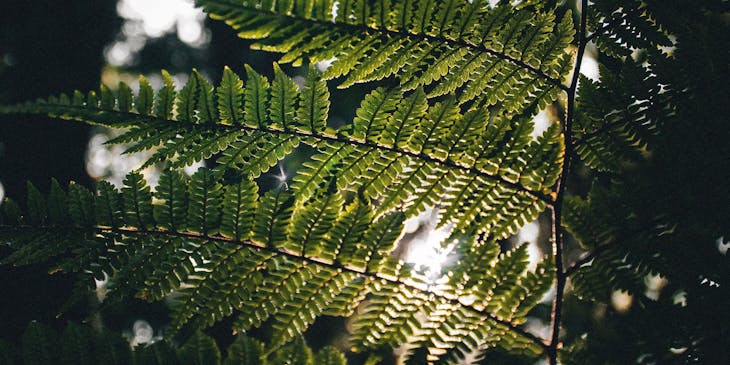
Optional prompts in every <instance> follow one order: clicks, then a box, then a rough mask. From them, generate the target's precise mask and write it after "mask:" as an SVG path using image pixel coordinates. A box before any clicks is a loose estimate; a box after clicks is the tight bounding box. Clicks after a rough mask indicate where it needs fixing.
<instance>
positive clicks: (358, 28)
mask: <svg viewBox="0 0 730 365" xmlns="http://www.w3.org/2000/svg"><path fill="white" fill-rule="evenodd" d="M209 2H210V3H213V4H214V5H215V6H217V7H222V8H227V9H228V10H229V11H247V12H253V13H259V14H264V15H268V16H273V17H279V18H285V19H287V20H288V21H291V20H297V21H302V22H309V23H313V24H319V25H321V26H324V27H332V26H333V25H335V26H337V27H341V28H344V29H346V30H347V32H348V33H349V34H369V33H380V34H383V35H387V36H390V37H405V38H409V39H415V40H421V41H430V42H433V43H439V44H443V43H447V44H453V45H457V46H461V47H466V48H468V49H470V50H471V51H478V52H483V53H487V54H490V55H492V56H495V57H497V58H499V59H501V60H503V61H506V62H509V63H512V64H514V65H516V66H519V67H521V68H523V69H525V70H527V71H530V72H531V73H533V74H535V75H536V76H538V77H540V78H543V79H545V80H546V81H547V82H549V83H551V84H553V85H555V86H557V87H558V88H560V89H562V90H565V91H567V89H568V87H567V86H565V85H563V83H562V82H561V81H560V80H559V79H556V78H554V77H550V76H549V75H547V74H546V73H545V72H543V71H542V70H540V69H537V68H535V67H532V66H530V65H528V64H527V63H525V62H523V61H521V60H518V59H516V58H514V57H511V56H509V55H507V54H504V53H502V52H499V51H496V50H494V49H491V48H489V47H487V46H485V45H484V44H474V43H470V42H467V41H465V40H463V39H454V38H449V37H444V36H441V35H430V34H425V33H414V32H412V31H410V30H407V29H391V28H384V27H377V26H370V25H366V24H348V23H342V22H339V21H328V20H320V19H313V18H303V17H299V16H295V15H292V14H289V15H283V14H280V13H276V12H273V11H268V10H263V9H260V8H255V7H250V6H245V5H242V4H231V3H229V2H227V1H222V2H218V1H209Z"/></svg>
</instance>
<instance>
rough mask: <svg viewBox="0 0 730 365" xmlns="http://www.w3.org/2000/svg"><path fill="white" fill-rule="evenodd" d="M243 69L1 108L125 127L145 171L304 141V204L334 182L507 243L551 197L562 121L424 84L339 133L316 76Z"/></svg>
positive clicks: (300, 179) (382, 97)
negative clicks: (432, 92)
mask: <svg viewBox="0 0 730 365" xmlns="http://www.w3.org/2000/svg"><path fill="white" fill-rule="evenodd" d="M247 70H248V77H247V79H246V82H245V85H244V83H243V81H242V80H241V79H240V78H239V77H238V76H237V75H236V74H235V73H233V72H232V71H230V70H229V69H226V70H224V73H223V79H222V82H221V84H220V85H219V86H218V87H217V88H215V89H214V88H213V86H211V85H210V83H208V82H207V81H206V80H205V79H204V78H203V77H202V76H201V75H200V74H199V73H197V72H193V75H192V76H191V78H190V81H188V83H187V84H186V85H185V87H184V88H183V89H182V90H181V91H180V92H179V93H177V95H175V91H174V88H173V85H172V81H171V80H170V77H169V75H167V74H166V73H164V72H163V77H164V79H165V80H166V82H165V86H164V87H163V88H162V89H161V90H159V91H158V92H157V94H156V95H155V94H154V93H153V91H152V90H151V88H150V86H149V84H148V83H147V82H146V81H145V80H144V79H142V80H141V82H140V91H139V93H138V95H136V96H133V95H131V92H130V91H129V90H130V88H129V87H127V86H126V85H123V86H120V87H119V88H118V90H119V91H118V95H113V94H112V92H111V91H110V90H109V89H108V88H106V87H102V89H101V91H100V92H99V94H97V93H95V92H90V93H89V94H88V95H87V96H84V95H83V94H82V93H80V92H76V93H74V96H73V97H71V98H69V97H67V96H64V95H61V96H59V97H52V98H49V99H48V100H40V101H38V102H34V103H27V104H22V105H17V106H12V107H4V108H3V109H2V110H0V111H2V112H21V113H41V114H49V115H52V116H57V117H60V118H65V119H75V120H81V121H84V122H88V123H99V124H102V125H105V126H109V127H115V128H119V127H130V130H128V131H127V132H125V133H124V134H122V135H121V136H119V137H117V138H115V139H114V140H112V141H111V142H113V143H119V142H126V143H132V146H131V147H130V148H129V149H128V151H139V150H147V149H153V148H155V152H154V154H153V155H152V157H151V158H150V159H149V160H148V161H147V163H146V165H149V164H152V163H156V162H161V161H166V162H167V163H168V164H169V165H170V166H172V167H180V166H184V165H186V164H191V163H193V162H194V161H197V160H200V159H205V158H211V157H214V156H217V157H216V161H217V163H218V165H217V166H216V168H215V173H216V174H217V175H219V176H222V175H223V174H224V173H225V171H226V170H235V171H239V172H242V173H244V174H249V175H252V176H258V175H259V174H260V173H261V172H264V171H266V170H268V169H269V168H270V167H271V166H274V165H275V164H276V163H277V162H278V161H279V160H281V159H283V158H284V157H285V156H287V155H288V154H289V153H291V151H292V150H293V149H294V148H295V147H296V146H297V145H298V144H299V143H305V144H308V145H311V146H312V147H314V148H315V150H316V151H317V153H316V154H315V156H314V157H313V158H312V161H309V162H306V163H305V167H304V168H303V169H302V170H301V171H299V173H298V175H297V176H295V177H294V184H293V188H294V191H295V192H296V194H297V195H298V196H300V197H301V198H308V197H310V196H312V194H314V192H315V191H316V190H317V189H320V188H322V187H323V186H325V185H328V184H329V183H330V182H331V181H336V184H337V186H338V188H339V189H340V190H349V191H353V192H357V191H360V192H361V193H362V194H363V195H364V196H366V197H368V198H370V199H374V200H375V201H376V205H377V210H378V212H387V211H390V210H392V209H394V208H396V207H398V208H400V209H405V210H406V211H407V213H408V214H410V213H412V212H418V211H421V210H423V209H424V208H425V207H427V206H435V207H443V208H444V209H443V219H442V224H447V223H454V224H455V230H456V231H460V232H466V233H472V232H487V231H488V232H490V234H492V235H493V236H496V237H498V238H503V237H506V236H508V235H509V234H512V233H514V232H515V231H516V230H517V229H518V228H519V227H521V226H522V225H524V224H525V223H527V222H529V221H531V220H532V219H534V218H535V217H537V214H539V212H540V211H542V210H543V209H544V207H545V206H546V204H547V203H549V202H550V201H551V198H550V197H549V193H550V189H551V186H552V185H553V184H554V183H555V181H556V179H557V176H558V173H559V172H560V163H561V162H562V158H563V147H562V144H561V143H562V142H561V141H560V138H559V130H558V128H557V126H553V127H551V128H550V129H548V131H546V132H545V133H544V134H543V135H542V136H540V137H539V138H537V139H536V140H533V139H532V138H531V137H530V133H531V132H532V128H533V125H532V121H531V120H530V116H531V114H532V111H531V112H527V114H525V115H516V116H514V117H512V118H508V117H506V116H503V115H499V114H495V112H494V110H490V109H487V108H479V109H475V110H471V111H468V112H466V113H462V112H461V110H460V108H459V107H458V105H457V102H456V100H455V99H453V98H448V99H446V100H444V101H440V102H433V103H429V102H428V101H427V99H426V97H425V93H424V91H423V90H422V89H421V88H418V89H416V90H415V91H414V92H412V93H409V94H407V95H403V93H402V91H401V90H397V89H385V88H377V89H375V90H374V91H372V92H371V93H369V94H368V95H367V96H366V97H365V99H364V100H363V102H362V104H361V105H360V107H359V108H358V109H357V111H356V114H357V116H356V118H355V120H354V121H353V123H352V124H349V125H345V126H343V127H341V128H340V129H339V130H334V129H332V128H330V127H328V126H327V110H328V105H329V100H328V94H329V93H328V91H327V87H326V84H325V83H324V81H322V80H321V79H320V77H319V74H318V72H317V71H316V70H314V69H313V68H312V69H310V71H309V74H308V76H307V80H306V82H305V84H304V87H303V88H302V90H298V89H297V86H296V85H295V84H294V82H293V81H292V80H291V79H290V78H289V77H287V76H286V75H284V74H283V72H282V71H281V70H280V69H279V68H278V67H276V66H275V68H274V70H275V75H276V76H275V78H274V80H273V81H269V80H268V79H267V78H265V77H263V76H261V75H259V74H258V73H256V72H255V71H253V70H252V69H250V68H247ZM97 95H99V96H97ZM153 95H155V96H154V97H153ZM132 100H134V103H133V106H132V103H131V101H132ZM173 106H174V107H173ZM153 107H154V110H155V112H154V113H153V112H152V108H153ZM173 111H174V116H173Z"/></svg>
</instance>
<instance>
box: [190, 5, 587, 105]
mask: <svg viewBox="0 0 730 365" xmlns="http://www.w3.org/2000/svg"><path fill="white" fill-rule="evenodd" d="M294 3H295V7H297V8H298V7H304V8H306V9H309V8H312V11H311V12H305V14H301V13H294V12H289V11H288V10H282V9H280V8H278V7H277V8H271V7H267V6H266V4H264V2H261V1H252V2H238V1H231V0H201V1H198V4H199V5H201V6H203V8H204V10H205V11H206V12H208V13H209V14H210V15H211V17H212V18H214V19H219V20H224V21H225V22H226V23H227V24H228V25H230V26H231V27H233V28H234V29H235V30H237V31H238V32H239V36H240V37H242V38H249V39H259V40H260V43H257V44H255V45H254V48H258V49H263V50H267V51H273V52H281V53H285V55H284V56H283V57H282V59H281V60H280V62H293V63H294V64H295V65H298V64H300V63H302V61H303V59H305V58H306V59H308V60H309V61H310V62H312V63H314V62H318V61H326V60H329V59H331V58H335V59H336V60H335V61H334V62H333V63H332V65H331V66H330V67H329V68H328V69H327V71H325V74H324V77H325V78H326V79H332V78H337V77H340V76H347V79H345V80H344V82H343V83H342V84H341V85H340V86H341V87H346V86H349V85H352V84H354V83H359V82H367V81H372V80H379V79H382V78H385V77H388V76H391V75H397V77H398V78H399V80H400V83H401V85H402V88H403V89H404V90H412V89H415V88H417V87H419V86H423V87H430V86H435V87H436V88H439V87H440V85H439V84H440V81H441V79H445V80H446V81H445V82H447V83H450V85H451V86H448V87H446V89H447V90H448V89H451V91H453V90H454V89H456V88H458V87H461V86H463V87H464V88H465V89H472V90H477V89H478V90H480V91H479V92H477V93H476V94H474V95H472V97H471V98H467V99H468V100H472V99H473V98H475V97H477V96H479V97H481V93H485V94H488V95H494V96H496V98H497V99H499V100H503V101H505V100H507V99H510V98H511V97H512V96H513V95H514V96H517V95H519V93H517V92H516V91H517V90H518V89H519V85H522V84H530V85H531V87H530V88H529V89H530V92H534V93H535V94H542V92H541V91H543V90H546V89H554V88H555V89H560V88H563V86H562V85H561V75H563V74H564V73H563V71H564V70H563V69H561V67H560V64H561V63H560V61H559V60H560V59H561V58H562V55H563V54H564V53H563V52H565V48H566V46H567V43H566V40H567V42H568V43H569V42H570V40H572V37H573V35H574V30H573V27H572V26H570V27H568V26H566V25H565V22H569V21H570V19H571V16H570V14H566V16H565V17H564V18H563V19H561V21H560V22H559V23H558V24H555V23H556V21H555V16H554V15H553V13H552V11H551V10H552V9H543V8H541V7H533V8H530V7H513V6H511V5H509V4H506V3H500V4H499V5H497V6H496V7H495V8H490V7H489V6H488V4H487V3H486V2H485V1H466V0H449V1H442V2H430V1H429V2H415V1H402V2H391V1H375V2H368V1H362V0H358V1H347V2H344V3H342V4H340V5H339V6H338V7H337V8H336V10H335V9H333V8H332V4H331V2H314V4H312V5H313V6H311V5H310V4H309V2H308V1H305V0H302V1H294ZM300 3H301V4H300ZM466 54H469V55H474V56H475V57H476V58H478V59H479V62H478V63H477V64H476V65H475V66H476V67H479V66H481V67H485V68H493V67H495V66H499V67H503V66H506V67H508V68H512V67H514V68H513V72H511V73H506V74H503V75H506V76H505V77H506V78H505V79H500V78H497V79H495V80H494V82H490V85H489V87H484V86H486V85H482V87H474V86H473V85H472V81H473V80H472V79H471V76H470V74H469V73H468V70H469V68H465V67H464V66H463V64H462V62H461V60H462V58H463V57H464V56H465V55H466ZM470 58H471V59H474V57H470ZM472 70H473V69H472ZM482 74H483V73H482ZM452 80H460V81H457V82H456V83H454V82H452ZM505 80H511V81H510V82H505ZM482 81H483V82H486V81H484V79H483V78H482ZM442 94H443V91H439V92H436V94H435V95H442ZM552 96H553V95H551V96H547V95H546V97H548V98H549V97H552ZM492 103H494V101H492ZM508 103H509V102H508ZM490 105H491V104H490Z"/></svg>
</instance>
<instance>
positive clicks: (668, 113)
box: [574, 59, 675, 171]
mask: <svg viewBox="0 0 730 365" xmlns="http://www.w3.org/2000/svg"><path fill="white" fill-rule="evenodd" d="M600 71H601V81H600V83H599V82H593V81H591V80H589V79H587V78H585V77H581V79H580V88H579V89H578V99H577V104H578V109H577V110H578V113H577V114H576V118H575V122H576V123H575V128H574V130H575V132H574V133H575V137H576V138H577V139H576V148H575V150H576V152H577V153H578V155H579V156H580V157H581V159H582V160H583V162H584V163H585V164H586V165H588V166H590V167H592V168H595V169H597V170H603V171H618V170H619V169H620V168H621V167H622V164H625V163H626V162H633V161H638V160H640V159H641V157H642V156H641V153H642V152H643V151H644V150H645V149H648V148H651V142H652V140H653V139H654V138H655V136H656V134H657V131H658V130H659V129H660V128H661V125H659V123H660V121H666V120H669V119H671V118H672V116H673V115H674V113H675V111H674V107H673V105H672V104H673V103H672V101H671V96H670V94H668V93H664V92H663V90H662V89H663V87H662V85H661V84H660V82H658V80H657V77H656V76H655V75H652V74H651V70H648V69H646V68H645V67H643V66H641V65H639V64H637V63H635V62H633V61H631V60H630V59H628V60H627V61H625V62H624V63H623V64H622V65H621V70H620V72H619V73H618V74H613V73H611V72H610V71H609V70H608V69H606V68H605V67H601V69H600Z"/></svg>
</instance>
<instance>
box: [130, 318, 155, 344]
mask: <svg viewBox="0 0 730 365" xmlns="http://www.w3.org/2000/svg"><path fill="white" fill-rule="evenodd" d="M132 331H133V332H134V342H135V344H142V343H149V342H152V340H153V339H154V335H155V331H154V330H153V329H152V326H151V325H150V324H149V323H148V322H147V321H145V320H142V319H138V320H136V321H134V324H133V325H132Z"/></svg>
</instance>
